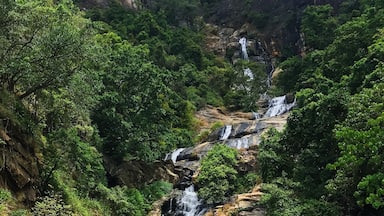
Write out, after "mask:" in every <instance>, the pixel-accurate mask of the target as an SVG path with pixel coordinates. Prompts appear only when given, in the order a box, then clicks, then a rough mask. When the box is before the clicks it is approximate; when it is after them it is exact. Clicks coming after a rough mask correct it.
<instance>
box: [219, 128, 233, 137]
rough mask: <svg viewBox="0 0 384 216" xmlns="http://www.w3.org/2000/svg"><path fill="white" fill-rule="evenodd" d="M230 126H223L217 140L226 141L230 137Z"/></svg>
mask: <svg viewBox="0 0 384 216" xmlns="http://www.w3.org/2000/svg"><path fill="white" fill-rule="evenodd" d="M231 131H232V125H225V127H224V128H222V129H221V133H220V138H219V140H226V139H228V138H229V136H230V135H231Z"/></svg>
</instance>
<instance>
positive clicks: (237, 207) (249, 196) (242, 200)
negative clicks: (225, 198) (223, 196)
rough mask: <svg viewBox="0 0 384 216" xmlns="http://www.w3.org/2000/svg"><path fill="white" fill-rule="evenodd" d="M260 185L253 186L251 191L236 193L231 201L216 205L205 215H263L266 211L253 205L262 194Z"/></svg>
mask: <svg viewBox="0 0 384 216" xmlns="http://www.w3.org/2000/svg"><path fill="white" fill-rule="evenodd" d="M260 189H261V187H260V185H257V186H255V187H254V188H253V189H252V191H251V192H249V193H244V194H238V195H236V196H235V197H234V199H233V201H232V202H230V203H227V204H225V205H222V206H217V207H216V208H215V209H213V210H211V211H210V212H208V213H207V214H205V216H228V215H234V214H235V215H238V216H248V215H249V216H251V215H252V216H264V215H266V212H265V211H264V210H263V209H261V208H258V207H255V206H254V204H255V203H257V202H259V201H260V199H261V196H262V195H263V193H262V192H260Z"/></svg>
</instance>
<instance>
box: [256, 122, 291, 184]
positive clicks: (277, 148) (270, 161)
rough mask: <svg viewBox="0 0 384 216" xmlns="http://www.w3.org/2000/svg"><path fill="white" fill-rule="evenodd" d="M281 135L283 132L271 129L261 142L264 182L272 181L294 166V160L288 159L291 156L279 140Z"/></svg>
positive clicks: (260, 156)
mask: <svg viewBox="0 0 384 216" xmlns="http://www.w3.org/2000/svg"><path fill="white" fill-rule="evenodd" d="M280 137H281V133H279V132H278V131H277V130H276V129H270V130H268V131H267V134H266V135H265V138H263V139H262V141H261V143H260V153H259V156H258V158H259V161H260V172H261V178H262V179H263V182H271V181H272V180H273V179H275V178H277V177H279V176H281V175H282V173H283V171H284V170H288V169H289V167H290V166H292V165H291V164H292V162H291V161H290V160H287V158H289V157H288V156H287V155H286V154H285V148H284V145H282V144H281V143H280V142H279V141H280Z"/></svg>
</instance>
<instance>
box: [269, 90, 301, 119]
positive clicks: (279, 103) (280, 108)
mask: <svg viewBox="0 0 384 216" xmlns="http://www.w3.org/2000/svg"><path fill="white" fill-rule="evenodd" d="M295 104H296V101H294V102H292V103H289V104H287V103H286V96H285V95H284V96H280V97H275V98H273V99H272V100H271V101H270V102H269V108H268V110H267V112H266V113H265V115H264V117H273V116H278V115H281V114H284V113H286V112H288V111H289V110H291V109H292V108H293V107H294V106H295Z"/></svg>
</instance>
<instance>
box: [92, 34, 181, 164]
mask: <svg viewBox="0 0 384 216" xmlns="http://www.w3.org/2000/svg"><path fill="white" fill-rule="evenodd" d="M102 40H103V43H104V44H105V47H106V48H105V50H106V52H109V54H110V56H111V58H110V62H109V68H110V70H109V71H108V72H107V73H106V74H105V76H104V77H103V83H104V85H105V90H104V93H103V95H102V98H101V101H100V103H99V104H98V106H97V107H96V109H95V110H94V113H93V120H94V121H95V123H96V124H97V126H98V128H99V130H100V135H101V136H102V138H103V139H104V145H103V152H104V153H106V154H107V155H109V156H113V157H115V158H116V159H119V160H122V159H123V158H127V159H129V158H135V157H137V158H139V159H143V160H147V161H151V160H154V159H157V158H159V157H160V155H161V154H162V153H164V152H165V151H169V150H171V149H172V148H173V147H176V146H174V145H173V144H174V143H168V142H167V141H169V140H167V139H168V135H169V134H170V133H171V132H172V130H171V129H172V128H173V126H177V125H178V124H179V122H180V119H179V118H178V116H180V117H183V116H184V115H183V113H184V112H185V111H186V110H185V109H188V106H184V107H183V106H179V108H184V110H183V109H178V110H176V109H175V105H176V104H177V103H182V100H181V99H180V98H179V97H177V95H176V94H175V93H174V92H173V91H172V90H171V89H170V88H169V87H168V86H167V85H168V83H171V82H172V80H171V77H170V74H169V71H168V70H165V69H162V68H159V67H157V66H156V65H154V64H153V63H152V62H151V61H150V60H149V56H148V53H149V50H148V49H147V48H146V47H145V46H133V45H131V44H130V43H128V42H127V41H125V40H122V39H121V38H120V37H118V36H117V35H116V34H113V33H109V34H106V35H103V38H102ZM183 121H185V120H183ZM179 135H181V134H179Z"/></svg>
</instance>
